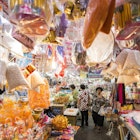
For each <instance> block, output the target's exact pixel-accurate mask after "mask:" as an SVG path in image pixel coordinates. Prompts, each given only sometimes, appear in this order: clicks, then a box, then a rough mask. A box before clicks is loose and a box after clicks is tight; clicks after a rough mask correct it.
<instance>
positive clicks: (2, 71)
mask: <svg viewBox="0 0 140 140" xmlns="http://www.w3.org/2000/svg"><path fill="white" fill-rule="evenodd" d="M6 68H7V65H6V62H5V61H3V60H1V59H0V89H3V86H4V83H5V80H6Z"/></svg>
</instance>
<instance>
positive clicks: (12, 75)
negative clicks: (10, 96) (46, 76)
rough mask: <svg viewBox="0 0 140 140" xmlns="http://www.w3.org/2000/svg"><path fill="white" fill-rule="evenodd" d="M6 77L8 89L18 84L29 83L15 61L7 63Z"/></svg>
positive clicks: (24, 84) (25, 84) (27, 85)
mask: <svg viewBox="0 0 140 140" xmlns="http://www.w3.org/2000/svg"><path fill="white" fill-rule="evenodd" d="M6 79H7V82H8V89H9V91H10V90H12V89H14V88H16V87H19V86H25V87H27V88H28V87H29V84H28V82H27V80H26V79H25V77H24V75H23V74H22V72H21V70H20V68H19V66H18V65H17V64H15V63H9V64H8V65H7V69H6Z"/></svg>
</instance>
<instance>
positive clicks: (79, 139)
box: [74, 116, 119, 140]
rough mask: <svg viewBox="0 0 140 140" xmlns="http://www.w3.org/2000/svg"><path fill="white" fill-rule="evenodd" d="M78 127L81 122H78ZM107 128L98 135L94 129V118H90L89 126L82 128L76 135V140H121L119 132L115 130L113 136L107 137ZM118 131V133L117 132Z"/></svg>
mask: <svg viewBox="0 0 140 140" xmlns="http://www.w3.org/2000/svg"><path fill="white" fill-rule="evenodd" d="M77 125H80V120H78V122H77ZM107 130H108V129H107V127H104V128H103V130H102V132H101V133H98V132H97V130H95V129H94V128H93V121H92V117H91V116H90V117H89V126H84V127H83V128H80V129H79V130H78V132H77V134H76V135H75V138H74V140H119V138H118V132H117V130H116V129H114V132H113V134H112V135H111V136H107V135H106V132H107ZM115 130H116V131H115Z"/></svg>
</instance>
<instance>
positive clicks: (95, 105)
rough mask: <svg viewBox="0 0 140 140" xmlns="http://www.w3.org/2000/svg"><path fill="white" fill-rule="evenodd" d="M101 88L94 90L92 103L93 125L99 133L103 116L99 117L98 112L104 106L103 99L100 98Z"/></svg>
mask: <svg viewBox="0 0 140 140" xmlns="http://www.w3.org/2000/svg"><path fill="white" fill-rule="evenodd" d="M102 91H103V88H102V87H97V88H96V93H95V94H94V95H93V102H92V118H93V122H94V124H95V128H97V129H98V132H100V130H101V128H102V127H103V123H104V116H101V115H99V111H100V109H101V107H102V106H103V105H105V98H104V97H103V96H102Z"/></svg>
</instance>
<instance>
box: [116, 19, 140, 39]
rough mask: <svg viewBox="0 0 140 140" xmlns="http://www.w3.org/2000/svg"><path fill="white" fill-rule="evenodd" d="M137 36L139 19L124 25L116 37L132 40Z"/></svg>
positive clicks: (139, 34)
mask: <svg viewBox="0 0 140 140" xmlns="http://www.w3.org/2000/svg"><path fill="white" fill-rule="evenodd" d="M138 36H140V21H139V22H132V23H129V24H127V25H126V27H125V28H124V29H123V30H122V31H120V33H119V34H118V35H117V37H116V39H117V40H132V39H135V38H137V37H138Z"/></svg>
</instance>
